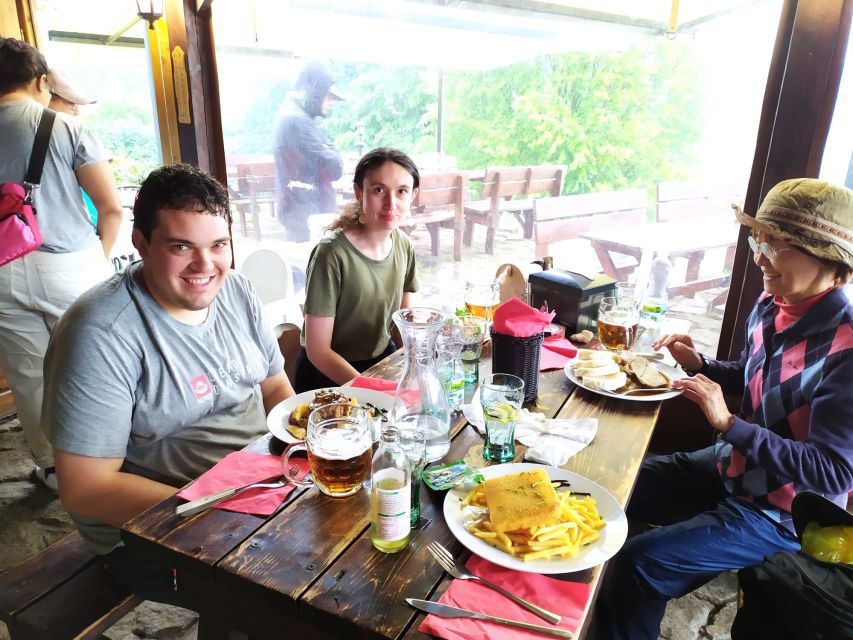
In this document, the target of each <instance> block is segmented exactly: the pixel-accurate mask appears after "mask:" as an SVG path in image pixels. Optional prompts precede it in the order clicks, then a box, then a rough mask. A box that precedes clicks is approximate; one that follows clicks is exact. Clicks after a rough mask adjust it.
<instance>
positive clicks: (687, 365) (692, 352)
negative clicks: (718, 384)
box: [652, 333, 702, 371]
mask: <svg viewBox="0 0 853 640" xmlns="http://www.w3.org/2000/svg"><path fill="white" fill-rule="evenodd" d="M661 347H666V348H667V349H669V352H670V353H671V354H672V357H673V358H675V361H676V362H677V363H678V364H680V365H681V366H682V368H684V369H688V370H690V371H698V370H699V369H701V368H702V357H701V356H700V355H699V352H698V351H696V347H694V346H693V339H692V338H691V337H690V336H688V335H687V334H686V333H673V334H667V335H664V336H661V337H660V338H658V339H657V340H655V341H654V342H653V343H652V348H653V349H654V350H655V351H658V350H660V348H661Z"/></svg>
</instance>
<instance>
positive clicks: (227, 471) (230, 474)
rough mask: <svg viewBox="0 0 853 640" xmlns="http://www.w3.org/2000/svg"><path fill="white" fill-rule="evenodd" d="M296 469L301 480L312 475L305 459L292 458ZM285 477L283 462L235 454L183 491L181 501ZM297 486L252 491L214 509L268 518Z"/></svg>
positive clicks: (217, 464) (264, 456)
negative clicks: (276, 476)
mask: <svg viewBox="0 0 853 640" xmlns="http://www.w3.org/2000/svg"><path fill="white" fill-rule="evenodd" d="M290 462H291V463H292V464H293V465H297V466H299V469H300V470H299V473H298V474H297V475H298V476H299V477H302V476H304V475H305V474H306V473H307V472H308V461H307V460H306V459H304V458H291V460H290ZM275 473H281V458H279V457H278V456H271V455H268V454H263V453H254V452H251V451H235V452H233V453H229V454H228V455H227V456H225V457H224V458H222V460H220V461H219V462H217V463H216V464H215V465H214V466H213V467H211V468H210V469H208V470H207V471H205V472H204V473H203V474H202V475H201V476H199V477H198V478H197V479H196V480H195V481H194V482H193V483H192V484H191V485H190V486H188V487H186V488H185V489H181V491H179V492H178V497H179V498H183V499H185V500H196V499H198V498H201V497H204V496H207V495H210V494H211V493H216V492H217V491H222V489H227V488H229V487H242V486H244V485H247V484H250V483H252V482H260V481H261V480H265V479H267V478H269V477H270V476H272V475H273V474H275ZM293 489H294V486H293V485H292V484H286V485H284V486H283V487H280V488H278V489H270V488H258V489H249V490H248V491H246V492H244V493H241V494H240V495H239V496H234V497H233V498H230V499H228V500H225V501H223V502H220V503H219V504H217V505H215V506H214V507H213V508H214V509H225V510H226V511H236V512H238V513H251V514H254V515H256V516H268V515H272V514H273V513H275V511H276V509H278V508H279V507H280V506H281V503H282V502H284V499H285V498H286V497H287V494H289V493H290V492H291V491H293Z"/></svg>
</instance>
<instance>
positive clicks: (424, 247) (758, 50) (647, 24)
mask: <svg viewBox="0 0 853 640" xmlns="http://www.w3.org/2000/svg"><path fill="white" fill-rule="evenodd" d="M501 4H503V5H506V4H507V3H501ZM625 4H626V3H621V2H618V3H617V2H613V3H601V2H595V3H583V2H568V1H567V2H561V3H560V4H559V6H558V5H555V4H553V3H551V4H549V5H548V8H549V12H548V13H545V12H542V11H538V10H537V8H539V7H541V6H542V4H541V3H534V2H524V1H522V0H519V1H518V2H517V3H516V5H515V8H511V9H510V8H502V7H497V6H491V5H489V4H487V3H482V4H476V5H474V4H473V3H470V4H463V5H462V6H434V5H433V4H432V3H422V2H395V3H393V5H390V4H389V3H384V2H378V1H375V2H361V3H349V2H334V1H333V2H322V3H319V2H309V1H307V0H303V1H294V2H290V3H280V2H275V1H274V0H257V1H256V2H253V3H251V4H250V5H247V4H245V3H242V2H237V1H236V0H217V2H216V4H215V5H214V8H213V11H214V30H215V40H216V46H217V51H216V53H217V62H218V69H219V74H220V85H221V96H222V98H221V100H222V112H223V127H224V133H225V149H226V155H227V159H228V165H229V171H230V174H231V180H230V182H231V187H232V189H233V195H235V197H236V203H237V204H236V205H235V208H236V209H240V210H242V211H243V215H242V216H237V217H236V219H238V220H240V219H243V220H244V224H245V229H244V228H243V223H239V224H237V225H236V226H235V230H236V232H235V233H236V242H237V252H238V257H237V259H238V263H239V261H240V260H241V259H242V258H243V257H245V255H246V254H247V253H248V252H249V251H250V250H251V249H252V248H254V247H256V246H258V244H259V243H262V244H265V245H271V246H275V247H277V248H279V249H280V251H281V252H283V253H284V255H285V256H286V257H288V258H289V260H290V261H291V263H292V265H293V266H294V267H295V268H296V269H300V268H303V269H304V266H305V264H306V262H307V258H308V253H309V252H310V248H311V247H312V246H313V243H314V242H315V241H316V238H317V237H319V234H320V233H321V232H322V227H323V226H324V224H326V223H328V221H329V220H330V219H331V218H332V217H333V215H334V208H335V207H334V206H332V207H328V206H327V208H331V209H332V211H328V210H323V211H318V213H316V214H315V215H312V216H311V217H310V218H309V228H310V235H311V240H309V241H307V242H302V243H293V242H287V241H286V240H285V227H284V226H282V223H281V222H280V221H279V217H280V218H281V219H282V220H283V221H284V223H285V225H287V224H288V217H287V216H288V214H287V212H282V211H277V210H276V207H277V204H276V197H275V180H274V177H272V176H273V174H274V169H273V164H272V163H273V152H274V126H275V119H276V113H277V112H278V111H279V109H281V108H288V100H289V95H291V94H289V93H288V92H289V91H290V90H291V89H292V88H293V85H294V82H295V80H296V78H297V75H298V74H299V73H300V71H301V69H302V68H303V67H304V65H305V64H306V62H308V61H310V60H319V61H322V62H323V63H324V64H325V66H326V68H327V69H328V71H329V73H330V74H331V76H332V77H333V79H334V81H335V84H334V91H335V92H336V93H338V94H340V95H341V96H342V97H343V98H345V99H344V100H343V101H336V102H332V103H331V104H329V105H328V108H327V109H326V111H325V114H324V115H325V117H320V118H317V126H318V127H319V129H320V130H321V131H322V132H323V134H324V135H325V136H327V137H328V139H329V140H330V141H331V142H332V143H333V144H334V145H335V146H336V148H337V149H338V150H339V151H340V154H341V156H342V158H343V165H344V175H343V177H342V178H341V179H339V180H337V181H336V182H334V184H333V188H334V189H335V193H336V198H337V201H336V204H337V205H338V206H339V205H341V204H343V203H344V202H346V201H347V199H348V198H351V197H352V188H351V185H350V184H349V183H350V182H351V177H350V175H348V174H351V171H352V169H353V167H354V164H355V162H356V161H357V159H358V158H359V157H360V155H361V154H362V153H364V152H365V151H367V150H370V149H372V148H374V147H377V146H396V147H399V148H401V149H402V150H404V151H405V152H407V153H409V154H410V155H412V156H413V157H414V158H415V160H416V162H417V163H418V166H419V168H420V170H421V172H422V174H424V175H430V174H433V173H438V172H448V171H457V170H459V171H466V172H470V173H469V177H470V178H471V181H470V182H469V187H468V189H467V193H466V196H467V198H468V200H469V202H468V204H467V211H466V214H465V218H466V219H467V220H469V221H471V222H472V223H473V224H471V225H470V230H471V235H472V241H471V244H470V246H464V247H463V249H462V255H461V261H459V262H455V261H454V259H453V258H454V255H453V254H454V230H453V229H452V228H450V227H452V226H453V225H454V221H453V220H452V219H451V220H446V221H445V222H444V223H443V224H442V228H441V229H440V230H438V231H437V236H438V255H437V256H433V255H432V251H431V249H432V237H431V234H430V232H429V231H428V229H427V227H426V225H424V224H419V223H418V218H417V216H413V218H412V221H413V222H414V223H415V225H414V226H413V228H412V229H411V230H410V235H411V238H412V239H413V241H414V242H415V245H416V248H417V251H418V260H419V267H420V275H421V284H422V291H421V293H420V299H421V301H423V302H425V303H427V304H432V305H434V306H438V307H445V308H447V309H452V308H455V307H461V306H462V303H463V296H464V293H463V292H464V284H465V281H466V279H478V278H492V277H494V274H495V273H496V271H497V269H498V268H499V267H500V266H501V265H503V264H506V263H509V264H514V265H516V266H518V267H519V268H520V269H521V270H522V271H523V272H528V271H536V270H538V267H535V266H531V265H530V263H531V261H532V260H534V259H535V258H537V257H540V258H541V257H542V256H543V255H550V256H553V257H554V266H555V267H558V268H564V269H567V270H570V271H572V272H575V273H581V274H594V273H596V272H602V271H603V272H605V273H608V274H609V275H611V276H613V277H614V279H617V280H624V279H631V280H635V281H638V282H639V285H640V289H641V290H645V289H646V288H647V287H646V284H647V283H648V282H649V280H650V277H649V274H650V273H652V272H653V269H652V267H653V264H654V259H655V258H657V259H658V262H657V264H656V266H655V268H654V273H657V274H661V275H665V276H668V277H666V282H665V283H663V284H662V285H661V286H662V287H663V290H665V291H666V292H667V293H668V296H669V298H670V311H669V315H670V316H672V317H681V318H685V319H689V320H690V321H691V322H692V323H693V329H692V332H693V333H694V335H696V336H697V340H698V341H699V342H700V343H701V345H702V348H703V349H706V350H707V351H709V352H713V351H714V350H715V348H716V343H717V339H718V329H719V324H720V320H721V317H722V308H723V304H724V301H725V296H726V293H727V290H728V275H729V274H730V271H731V259H732V257H733V248H734V243H735V240H736V237H737V227H736V225H735V224H734V216H733V215H732V211H731V207H730V204H731V202H733V201H742V199H743V194H744V192H745V190H746V185H747V183H748V180H749V173H750V170H751V164H752V159H753V155H754V145H755V137H756V132H757V127H758V118H759V115H760V109H761V103H762V98H763V92H764V87H765V84H766V78H767V70H768V67H769V60H770V55H771V53H772V48H773V42H774V37H775V33H776V28H777V23H778V19H779V12H780V9H781V4H782V3H781V0H764V1H759V2H753V1H751V0H750V1H746V0H742V1H741V0H731V1H730V2H725V3H715V4H714V11H715V13H710V12H711V9H708V8H707V5H708V3H703V2H682V3H681V7H682V9H681V14H680V16H679V20H678V24H679V25H680V26H679V27H678V29H677V33H676V34H675V36H674V37H667V36H666V35H665V33H666V31H667V27H668V25H667V23H668V21H669V18H670V16H669V8H670V3H654V4H655V8H652V9H649V7H650V5H651V4H653V3H630V5H631V9H630V11H633V12H634V13H633V14H628V15H626V14H624V13H623V14H619V13H618V11H624V5H625ZM640 4H642V7H635V6H634V5H640ZM247 7H251V8H250V9H249V8H247ZM614 8H615V9H614ZM607 11H612V13H610V14H606V13H605V12H607ZM643 11H645V12H647V13H642V12H643ZM590 16H592V17H595V18H597V19H595V20H589V19H582V18H583V17H587V18H588V17H590ZM554 165H556V166H558V167H559V166H564V167H565V174H564V178H563V184H562V185H561V186H560V187H559V188H558V189H557V191H558V192H559V193H560V194H561V195H562V196H573V197H572V198H570V199H565V200H562V199H561V200H554V201H553V203H552V204H553V206H552V207H548V206H547V205H546V204H545V203H538V202H537V204H536V211H535V214H534V210H533V202H532V199H533V198H534V197H535V198H536V199H543V200H545V199H549V198H553V197H554V195H555V193H554V192H552V191H551V189H550V187H549V186H548V184H547V181H544V180H543V181H542V182H538V183H536V184H537V185H538V188H537V187H534V188H532V189H530V188H529V189H525V188H524V187H521V188H519V189H517V190H516V192H514V193H515V195H511V196H507V200H504V199H503V198H501V199H500V202H498V203H497V205H496V206H498V205H499V206H500V209H501V210H502V211H503V213H501V214H499V215H489V211H490V203H488V202H485V203H484V202H482V201H481V196H482V194H483V191H484V189H485V190H486V192H488V190H489V189H491V188H492V187H491V185H492V184H493V181H492V179H491V177H492V176H494V175H496V174H495V172H494V171H490V170H491V169H495V170H500V169H503V171H502V172H501V175H503V176H504V179H503V180H502V181H503V182H504V183H506V182H507V181H508V180H509V178H508V176H511V175H513V171H512V170H511V168H520V172H518V171H517V172H515V175H516V178H513V179H514V180H516V179H517V180H519V181H523V180H524V179H525V178H524V176H525V175H527V174H526V173H525V170H526V169H527V168H538V167H543V166H554ZM543 171H544V170H543ZM250 174H251V175H252V176H254V177H249V176H250ZM518 176H521V177H518ZM250 185H251V188H252V190H254V195H252V193H250ZM528 191H530V193H528ZM590 194H594V195H590ZM253 209H256V210H257V211H256V213H254V214H253V213H252V210H253ZM534 215H535V218H534ZM549 219H550V220H551V221H550V222H549V221H548V220H549ZM489 222H491V223H492V227H493V229H492V231H493V234H492V233H489V226H490V225H489V224H488V223H489ZM256 223H259V226H255V225H256ZM481 223H487V224H481ZM293 224H295V223H293ZM492 235H493V236H494V242H493V253H487V252H486V245H487V241H488V239H489V238H490V236H492ZM258 238H259V239H258ZM297 286H298V283H297ZM552 306H553V304H552Z"/></svg>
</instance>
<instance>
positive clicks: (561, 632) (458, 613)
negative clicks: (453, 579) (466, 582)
mask: <svg viewBox="0 0 853 640" xmlns="http://www.w3.org/2000/svg"><path fill="white" fill-rule="evenodd" d="M406 602H408V603H409V605H410V606H412V607H414V608H415V609H420V610H421V611H426V612H427V613H433V614H435V615H437V616H441V617H442V618H474V619H475V620H488V621H489V622H497V623H498V624H505V625H507V626H508V627H516V628H518V629H525V630H526V631H533V632H534V633H541V634H543V635H546V636H554V637H555V638H572V637H574V636H572V634H571V632H570V631H566V630H565V629H556V628H552V627H545V626H543V625H541V624H531V623H529V622H520V621H518V620H507V619H506V618H498V617H496V616H490V615H488V614H485V613H477V612H476V611H468V610H467V609H460V608H459V607H452V606H450V605H449V604H441V603H440V602H433V601H432V600H418V599H417V598H406Z"/></svg>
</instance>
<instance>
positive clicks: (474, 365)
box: [459, 316, 488, 385]
mask: <svg viewBox="0 0 853 640" xmlns="http://www.w3.org/2000/svg"><path fill="white" fill-rule="evenodd" d="M459 320H460V322H461V323H462V329H461V333H462V351H461V354H460V356H461V358H462V372H463V375H464V377H465V384H466V385H469V384H474V383H475V382H477V379H478V378H479V376H480V354H481V353H482V351H483V339H484V338H485V336H486V327H487V326H488V325H487V323H486V321H485V320H484V319H483V318H479V317H477V316H462V317H461V318H459Z"/></svg>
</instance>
